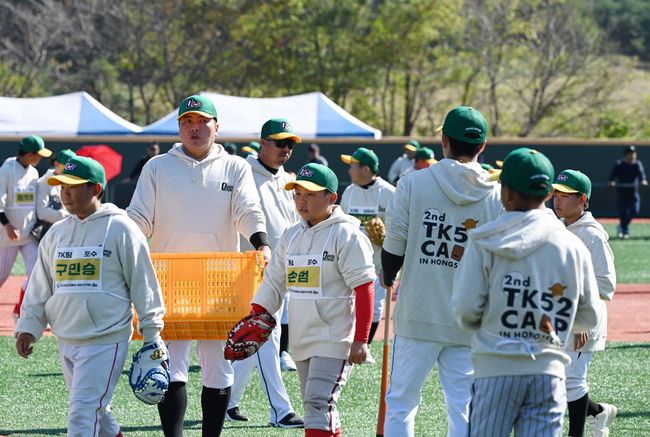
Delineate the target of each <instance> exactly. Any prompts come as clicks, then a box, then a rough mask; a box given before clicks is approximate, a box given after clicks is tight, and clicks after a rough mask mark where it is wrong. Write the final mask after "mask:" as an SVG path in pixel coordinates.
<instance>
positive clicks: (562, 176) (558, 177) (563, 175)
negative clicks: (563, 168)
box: [557, 173, 569, 182]
mask: <svg viewBox="0 0 650 437" xmlns="http://www.w3.org/2000/svg"><path fill="white" fill-rule="evenodd" d="M567 179H569V178H568V177H567V175H565V174H562V173H560V174H559V175H557V180H558V181H560V182H565V181H566V180H567Z"/></svg>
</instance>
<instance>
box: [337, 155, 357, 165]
mask: <svg viewBox="0 0 650 437" xmlns="http://www.w3.org/2000/svg"><path fill="white" fill-rule="evenodd" d="M341 161H343V162H345V163H346V164H352V163H355V164H358V163H359V160H358V159H355V158H354V156H352V155H341Z"/></svg>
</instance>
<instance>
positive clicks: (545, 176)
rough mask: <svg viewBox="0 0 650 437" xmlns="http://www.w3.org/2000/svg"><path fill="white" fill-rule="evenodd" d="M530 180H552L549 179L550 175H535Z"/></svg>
mask: <svg viewBox="0 0 650 437" xmlns="http://www.w3.org/2000/svg"><path fill="white" fill-rule="evenodd" d="M530 179H544V180H545V181H548V180H550V179H551V178H549V177H548V175H545V174H541V173H540V174H535V175H532V176H531V177H530Z"/></svg>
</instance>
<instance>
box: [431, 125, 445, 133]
mask: <svg viewBox="0 0 650 437" xmlns="http://www.w3.org/2000/svg"><path fill="white" fill-rule="evenodd" d="M442 126H443V125H440V126H438V127H437V128H435V129H434V130H433V132H434V133H436V134H437V133H440V132H442Z"/></svg>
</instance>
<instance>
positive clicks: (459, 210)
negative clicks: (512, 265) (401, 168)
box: [383, 159, 503, 345]
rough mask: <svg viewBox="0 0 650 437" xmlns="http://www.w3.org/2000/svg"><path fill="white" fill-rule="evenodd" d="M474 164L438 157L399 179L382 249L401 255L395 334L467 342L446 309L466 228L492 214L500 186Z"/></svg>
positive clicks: (497, 205)
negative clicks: (402, 257)
mask: <svg viewBox="0 0 650 437" xmlns="http://www.w3.org/2000/svg"><path fill="white" fill-rule="evenodd" d="M487 178H488V173H487V172H485V171H483V169H482V168H481V166H480V165H479V164H478V163H475V162H474V163H465V164H463V163H460V162H458V161H455V160H452V159H443V160H441V161H439V162H438V163H437V164H436V165H432V166H431V167H429V168H426V169H422V170H419V171H416V172H413V173H410V174H409V175H407V176H406V177H405V178H403V179H400V180H399V182H398V184H397V190H396V191H395V194H394V195H393V198H392V199H391V202H390V205H389V207H388V212H387V219H386V224H387V233H386V239H385V240H384V246H383V247H384V249H385V250H386V251H388V252H390V253H392V254H394V255H399V256H402V255H403V256H404V257H405V258H404V265H403V267H402V279H401V282H400V286H399V294H398V297H397V304H396V307H395V316H394V319H393V321H394V329H395V334H397V335H400V336H403V337H410V338H416V339H421V340H430V341H437V342H441V343H448V344H461V345H469V343H470V335H469V334H468V333H466V332H463V331H462V330H461V329H460V327H459V326H458V322H457V320H456V318H455V317H454V315H453V313H452V310H451V290H452V280H453V276H454V272H455V271H456V269H457V268H458V265H459V264H460V260H461V257H462V256H463V251H464V248H465V246H466V245H467V239H468V237H467V231H468V230H469V229H471V228H473V227H475V226H479V227H480V226H483V225H485V224H486V223H488V222H490V221H492V220H494V219H495V218H497V217H498V216H499V215H500V214H501V212H502V210H503V207H502V206H501V200H500V186H499V185H498V184H496V183H494V182H489V181H488V179H487Z"/></svg>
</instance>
